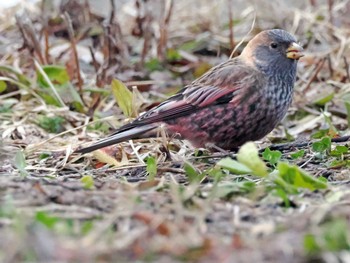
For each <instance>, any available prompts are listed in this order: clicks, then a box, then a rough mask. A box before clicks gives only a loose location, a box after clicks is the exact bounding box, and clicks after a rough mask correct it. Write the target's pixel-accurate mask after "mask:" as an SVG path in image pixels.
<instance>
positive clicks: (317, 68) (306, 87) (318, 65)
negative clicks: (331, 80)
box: [303, 58, 326, 94]
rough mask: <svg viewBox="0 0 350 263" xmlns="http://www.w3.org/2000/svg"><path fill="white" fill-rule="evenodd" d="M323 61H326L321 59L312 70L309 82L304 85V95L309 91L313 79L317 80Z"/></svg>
mask: <svg viewBox="0 0 350 263" xmlns="http://www.w3.org/2000/svg"><path fill="white" fill-rule="evenodd" d="M325 61H326V59H325V58H323V59H321V60H320V61H319V62H318V63H317V66H316V68H315V70H314V74H313V75H312V76H311V77H310V79H309V81H308V82H307V83H306V85H305V88H304V89H303V93H304V94H305V92H307V91H308V90H309V89H310V87H311V83H312V82H314V81H315V79H316V78H317V75H318V73H319V72H320V71H321V69H322V67H323V65H324V63H325Z"/></svg>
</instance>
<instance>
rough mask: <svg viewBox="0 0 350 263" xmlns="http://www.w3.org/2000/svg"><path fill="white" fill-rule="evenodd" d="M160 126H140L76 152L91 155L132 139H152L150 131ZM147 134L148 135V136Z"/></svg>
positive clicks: (117, 133)
mask: <svg viewBox="0 0 350 263" xmlns="http://www.w3.org/2000/svg"><path fill="white" fill-rule="evenodd" d="M157 127H158V126H157V125H155V124H149V125H144V126H138V127H133V128H130V129H128V130H124V131H121V132H116V133H115V134H112V135H111V136H109V137H107V138H105V139H102V140H100V141H98V142H96V143H95V144H93V145H91V146H88V147H86V148H82V149H78V150H76V151H75V152H76V153H89V152H92V151H95V150H98V149H100V148H103V147H107V146H109V145H112V144H116V143H119V142H123V141H126V140H130V139H138V138H147V137H150V135H149V134H148V132H149V131H151V130H153V129H155V128H157ZM146 133H147V135H146Z"/></svg>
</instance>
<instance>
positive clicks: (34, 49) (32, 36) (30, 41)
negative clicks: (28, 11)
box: [16, 15, 47, 64]
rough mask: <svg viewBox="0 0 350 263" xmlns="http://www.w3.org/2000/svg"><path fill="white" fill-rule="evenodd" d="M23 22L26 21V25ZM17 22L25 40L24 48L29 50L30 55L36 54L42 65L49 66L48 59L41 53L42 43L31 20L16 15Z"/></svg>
mask: <svg viewBox="0 0 350 263" xmlns="http://www.w3.org/2000/svg"><path fill="white" fill-rule="evenodd" d="M23 20H26V21H25V22H26V23H24V21H23ZM16 21H17V25H18V28H19V30H20V32H21V34H22V37H23V40H24V44H23V46H24V47H26V48H28V50H29V52H30V53H32V54H33V53H35V54H36V55H37V58H38V60H39V61H40V63H41V64H47V61H46V59H45V58H44V57H43V55H42V53H41V50H40V47H41V45H40V42H39V40H38V38H37V37H36V33H35V31H34V28H33V24H32V23H31V21H30V20H29V18H28V17H27V16H26V15H23V16H22V17H20V16H19V15H16Z"/></svg>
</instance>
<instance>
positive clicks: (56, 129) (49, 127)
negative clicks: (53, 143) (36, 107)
mask: <svg viewBox="0 0 350 263" xmlns="http://www.w3.org/2000/svg"><path fill="white" fill-rule="evenodd" d="M64 121H65V120H64V118H62V117H60V116H56V117H47V116H38V125H39V126H40V127H41V128H43V129H44V130H46V131H47V132H50V133H60V132H62V131H64V127H63V123H64Z"/></svg>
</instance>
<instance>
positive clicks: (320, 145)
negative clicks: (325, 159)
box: [312, 137, 332, 153]
mask: <svg viewBox="0 0 350 263" xmlns="http://www.w3.org/2000/svg"><path fill="white" fill-rule="evenodd" d="M331 142H332V141H331V138H329V137H324V138H322V139H321V140H320V141H317V142H314V143H313V144H312V150H313V151H314V152H318V153H323V152H325V151H327V150H329V149H330V148H331Z"/></svg>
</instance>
